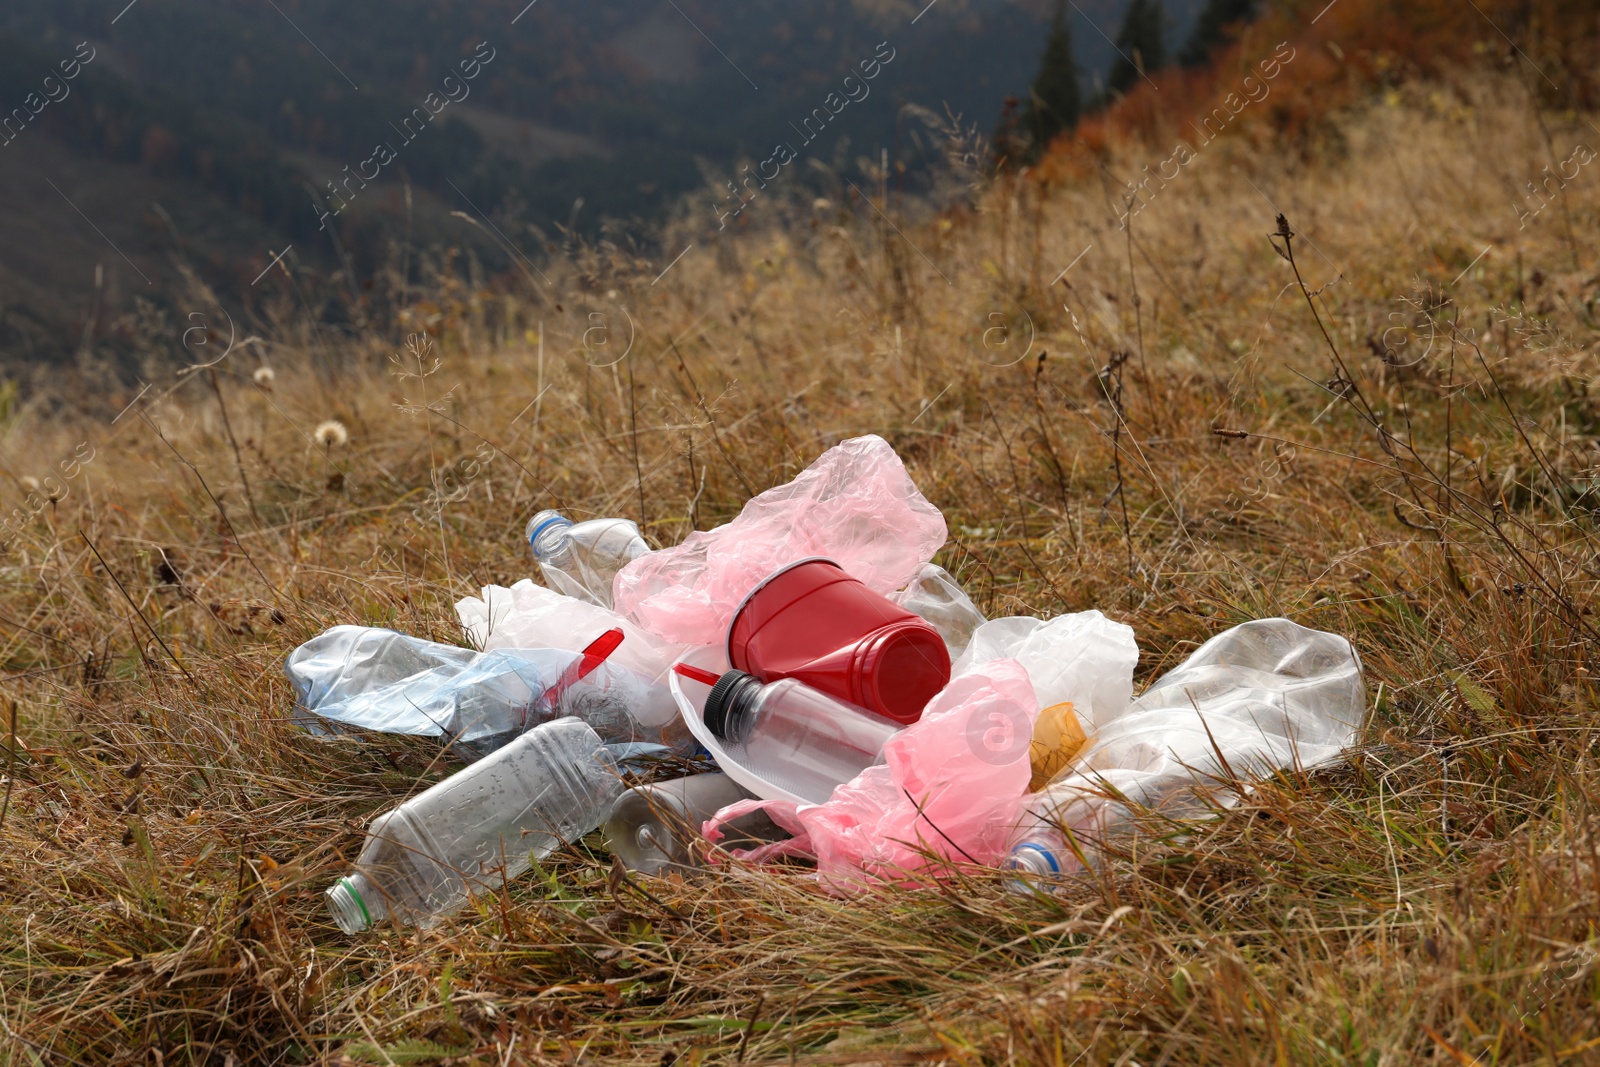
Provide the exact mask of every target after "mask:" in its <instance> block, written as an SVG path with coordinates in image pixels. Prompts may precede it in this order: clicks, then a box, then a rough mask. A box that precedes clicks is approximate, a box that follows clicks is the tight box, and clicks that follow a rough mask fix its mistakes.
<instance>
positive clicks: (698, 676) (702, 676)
mask: <svg viewBox="0 0 1600 1067" xmlns="http://www.w3.org/2000/svg"><path fill="white" fill-rule="evenodd" d="M672 669H673V670H674V671H676V672H677V673H678V674H681V675H683V676H684V677H685V678H692V679H693V680H695V681H697V682H699V683H700V684H701V685H716V684H717V682H718V681H720V680H721V678H722V675H720V674H712V673H711V672H710V671H706V670H701V669H700V668H699V667H693V666H690V665H689V664H687V663H674V664H673V665H672Z"/></svg>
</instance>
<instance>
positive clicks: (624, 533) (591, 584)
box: [525, 510, 651, 609]
mask: <svg viewBox="0 0 1600 1067" xmlns="http://www.w3.org/2000/svg"><path fill="white" fill-rule="evenodd" d="M525 534H526V536H527V538H528V547H529V549H531V550H532V552H533V558H534V559H535V560H536V561H537V562H538V564H539V571H540V573H542V574H543V575H544V580H545V584H546V585H548V586H549V587H550V588H551V589H554V590H555V591H556V592H558V593H562V594H564V595H566V596H570V597H576V598H577V599H579V600H584V601H587V602H588V603H590V604H598V605H600V606H601V607H603V608H607V609H609V608H610V607H611V587H612V585H613V584H614V583H615V582H616V578H617V572H618V571H620V570H622V568H624V567H626V566H627V565H628V564H630V563H632V562H633V561H634V560H636V559H638V558H639V557H640V556H643V555H647V554H648V553H649V552H650V550H651V549H650V546H649V544H647V543H646V542H645V539H644V538H643V537H642V536H641V535H640V534H639V527H638V525H637V524H636V523H634V522H633V521H632V520H631V519H585V520H584V521H583V522H578V523H575V522H573V521H572V520H571V519H569V518H567V517H566V516H565V515H563V514H561V512H559V511H553V510H546V511H541V512H539V513H538V514H536V515H534V517H533V518H531V519H529V520H528V526H527V529H526V531H525Z"/></svg>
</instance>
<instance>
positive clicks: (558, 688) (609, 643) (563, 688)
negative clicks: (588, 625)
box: [545, 628, 623, 706]
mask: <svg viewBox="0 0 1600 1067" xmlns="http://www.w3.org/2000/svg"><path fill="white" fill-rule="evenodd" d="M622 637H623V634H622V630H621V629H620V628H618V629H613V630H607V631H606V632H605V633H603V634H601V635H600V636H599V637H597V638H595V639H594V640H593V641H590V642H589V645H588V647H586V648H585V649H584V650H583V652H582V653H581V654H580V655H579V657H578V659H577V660H576V661H575V662H574V663H573V664H572V666H570V667H568V668H567V669H566V671H565V672H563V673H562V675H561V677H560V678H557V679H556V684H555V685H552V686H551V687H550V688H549V689H547V690H545V700H546V701H548V702H549V703H550V704H551V706H554V705H556V704H559V703H561V698H562V697H563V696H565V695H566V693H567V690H568V689H571V688H572V687H573V686H574V685H577V684H578V683H579V682H581V681H583V680H584V679H585V678H587V677H588V676H589V675H591V674H593V673H594V669H595V668H596V667H598V666H600V664H602V663H604V662H605V661H606V660H608V659H610V658H611V653H613V652H615V651H616V650H617V646H618V645H620V644H622Z"/></svg>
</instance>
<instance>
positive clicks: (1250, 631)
mask: <svg viewBox="0 0 1600 1067" xmlns="http://www.w3.org/2000/svg"><path fill="white" fill-rule="evenodd" d="M1365 709H1366V693H1365V689H1364V688H1363V685H1362V681H1361V659H1360V657H1359V656H1358V655H1357V654H1356V650H1355V648H1354V647H1353V646H1351V644H1350V642H1349V641H1347V640H1345V639H1344V638H1343V637H1340V636H1338V635H1337V634H1331V633H1324V632H1322V631H1319V630H1311V629H1308V628H1306V627H1304V626H1301V625H1299V624H1298V623H1294V622H1291V621H1290V620H1288V619H1258V620H1255V621H1253V622H1247V623H1244V624H1242V625H1240V626H1235V627H1234V628H1233V629H1231V630H1227V631H1224V632H1223V633H1220V634H1218V635H1217V636H1216V637H1213V638H1212V639H1211V640H1209V641H1207V642H1206V643H1205V644H1203V645H1201V646H1200V647H1199V648H1198V649H1196V650H1195V651H1194V653H1193V654H1192V655H1191V656H1190V657H1189V658H1188V659H1187V660H1185V661H1184V662H1183V663H1181V664H1179V665H1178V666H1177V667H1175V668H1174V669H1173V670H1171V671H1168V672H1167V673H1166V674H1164V675H1162V676H1161V677H1160V678H1159V679H1157V680H1156V681H1155V682H1154V683H1152V684H1151V686H1150V688H1148V689H1147V690H1145V692H1144V693H1143V695H1141V696H1140V697H1139V699H1138V700H1135V701H1134V702H1133V703H1131V704H1129V705H1128V706H1127V707H1126V708H1125V709H1124V710H1123V711H1122V712H1121V713H1120V714H1117V715H1115V716H1114V717H1112V718H1110V719H1109V721H1106V722H1105V723H1104V724H1103V725H1102V726H1100V727H1099V728H1098V729H1097V730H1096V731H1095V734H1094V736H1093V738H1092V739H1091V741H1090V743H1089V745H1088V746H1087V747H1086V748H1085V750H1084V752H1083V755H1082V756H1081V758H1080V759H1079V760H1078V761H1077V762H1076V763H1075V764H1074V765H1073V766H1072V767H1070V768H1069V769H1068V770H1067V771H1066V772H1064V773H1063V774H1061V775H1059V776H1058V777H1056V778H1055V780H1054V781H1052V782H1051V783H1050V784H1049V785H1048V786H1047V787H1046V788H1045V789H1044V790H1043V791H1042V792H1040V793H1039V794H1038V795H1036V796H1035V797H1033V798H1031V800H1030V802H1029V804H1028V809H1029V810H1028V813H1027V814H1026V815H1025V816H1024V817H1023V819H1022V822H1021V825H1020V827H1019V831H1018V841H1017V844H1016V846H1015V848H1014V849H1013V850H1012V861H1013V863H1014V864H1015V865H1016V866H1017V868H1018V869H1022V870H1028V871H1033V872H1038V873H1057V872H1059V873H1070V872H1071V871H1073V870H1076V869H1078V868H1079V867H1080V866H1081V864H1080V863H1079V862H1078V860H1077V859H1076V857H1075V856H1074V855H1072V853H1071V850H1065V851H1063V846H1064V840H1063V838H1062V837H1061V835H1060V833H1059V828H1061V827H1067V828H1069V829H1072V830H1073V831H1074V837H1080V838H1081V839H1082V840H1083V841H1088V842H1093V841H1095V840H1096V839H1098V838H1102V837H1104V836H1105V835H1107V834H1114V833H1117V832H1120V831H1121V830H1123V829H1127V828H1129V827H1130V824H1131V823H1132V822H1133V819H1132V815H1131V811H1130V808H1129V805H1130V804H1131V805H1135V806H1138V807H1141V808H1148V809H1154V810H1155V811H1157V812H1158V813H1159V814H1161V815H1162V816H1165V817H1166V818H1169V819H1193V818H1200V817H1205V816H1208V815H1210V814H1212V813H1213V812H1215V811H1216V810H1217V809H1219V808H1228V807H1232V806H1233V805H1235V804H1237V803H1238V802H1239V797H1240V792H1241V790H1245V789H1248V788H1249V785H1248V782H1249V779H1251V778H1254V777H1260V776H1265V775H1269V774H1272V773H1273V772H1275V771H1282V770H1290V769H1295V768H1300V769H1305V768H1310V767H1316V766H1319V765H1322V764H1325V763H1328V762H1330V761H1332V760H1334V759H1336V758H1337V757H1338V756H1339V753H1340V752H1342V751H1343V750H1344V749H1346V748H1348V747H1349V746H1350V745H1352V744H1354V743H1355V740H1356V737H1357V735H1358V734H1359V733H1360V729H1361V720H1362V717H1363V714H1364V712H1365ZM1108 787H1109V788H1108ZM1080 843H1081V842H1080ZM1018 850H1021V851H1018ZM1084 852H1085V855H1087V856H1089V857H1090V858H1091V859H1092V857H1093V855H1094V852H1093V850H1092V849H1089V848H1085V849H1084ZM1051 862H1054V863H1055V864H1056V869H1055V870H1052V871H1044V870H1043V868H1047V867H1049V866H1050V864H1051Z"/></svg>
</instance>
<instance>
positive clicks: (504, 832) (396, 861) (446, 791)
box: [326, 718, 622, 934]
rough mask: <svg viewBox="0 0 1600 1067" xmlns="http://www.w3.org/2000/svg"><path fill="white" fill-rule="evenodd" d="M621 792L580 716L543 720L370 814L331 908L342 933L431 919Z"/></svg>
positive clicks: (554, 841)
mask: <svg viewBox="0 0 1600 1067" xmlns="http://www.w3.org/2000/svg"><path fill="white" fill-rule="evenodd" d="M621 791H622V779H621V778H620V777H619V776H618V774H617V771H616V768H615V766H614V764H613V762H612V759H611V754H610V753H609V752H608V751H607V749H606V747H605V746H604V745H603V744H602V743H601V740H600V736H599V735H598V734H596V733H595V732H594V730H593V729H591V728H590V727H589V725H588V724H587V723H584V722H582V721H580V720H578V719H573V718H565V719H557V720H555V721H554V722H547V723H545V724H544V725H542V726H539V727H536V728H535V729H533V730H531V731H529V732H528V733H526V734H524V735H522V736H521V737H519V738H517V739H516V740H515V741H513V742H512V743H511V744H509V745H507V746H506V747H504V748H502V749H500V750H499V751H498V752H496V753H494V754H493V755H492V756H489V757H487V758H485V759H483V760H480V761H479V762H478V763H475V764H473V765H472V766H471V767H468V768H466V769H465V770H462V771H460V772H458V773H456V774H454V775H452V776H451V777H449V778H446V779H445V780H444V781H442V782H439V783H437V784H436V785H434V786H432V787H430V788H428V789H426V790H424V791H423V792H422V793H419V794H418V795H417V796H415V797H412V798H411V799H410V800H408V801H406V802H405V803H404V804H401V805H400V806H399V807H397V808H394V809H393V810H391V811H388V812H385V813H384V814H382V815H380V816H378V817H377V818H376V819H374V820H373V821H372V825H371V827H370V828H369V829H368V831H367V842H366V845H365V847H364V848H362V850H361V857H360V859H358V860H357V861H356V865H355V870H354V871H353V872H352V873H351V874H349V875H346V876H345V877H343V878H341V879H339V881H337V882H336V883H334V884H333V886H331V887H330V888H329V889H328V891H327V893H326V900H327V905H328V911H329V912H330V913H331V914H332V916H333V919H334V921H335V922H336V923H338V925H339V929H341V930H343V931H344V932H345V933H347V934H355V933H360V932H361V931H363V930H366V929H369V928H371V927H372V926H374V925H376V924H377V923H379V922H381V921H382V920H383V919H384V918H386V917H392V918H394V919H396V920H398V921H400V922H404V923H411V924H415V925H418V926H423V927H427V926H433V925H436V924H437V923H439V922H440V921H442V920H443V919H444V918H445V917H446V916H448V915H450V914H451V913H452V912H454V911H455V910H456V909H458V908H460V907H461V905H463V904H465V903H466V902H467V900H468V899H469V898H470V897H472V896H474V895H476V894H479V893H487V892H493V891H494V890H495V889H496V888H497V887H498V886H499V885H500V884H501V883H502V881H509V880H510V879H512V878H516V877H517V876H518V875H520V874H522V872H524V871H526V870H527V869H528V868H529V867H530V866H531V865H532V864H533V862H534V861H535V860H538V859H543V858H544V857H545V856H548V855H549V854H550V853H551V852H554V851H555V850H556V848H558V847H559V846H560V845H562V844H563V843H566V842H571V841H575V840H577V839H578V838H580V837H582V836H583V835H584V834H586V833H588V832H589V831H591V830H593V829H594V828H595V827H597V826H599V825H600V823H601V821H602V820H603V819H604V818H605V816H606V813H607V812H608V811H609V810H610V809H611V805H612V803H613V802H614V801H615V799H616V797H617V794H618V793H620V792H621Z"/></svg>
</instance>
